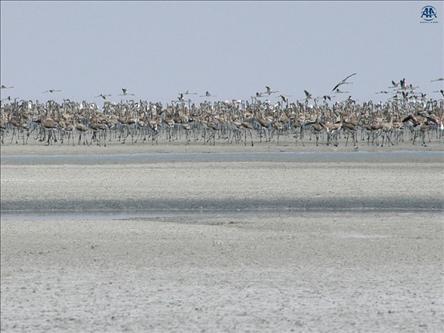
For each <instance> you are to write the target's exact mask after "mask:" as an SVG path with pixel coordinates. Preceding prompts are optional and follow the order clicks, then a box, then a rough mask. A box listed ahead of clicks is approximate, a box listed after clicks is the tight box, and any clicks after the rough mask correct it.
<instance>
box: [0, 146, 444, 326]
mask: <svg viewBox="0 0 444 333" xmlns="http://www.w3.org/2000/svg"><path fill="white" fill-rule="evenodd" d="M39 149H40V148H39ZM38 152H39V150H37V153H38ZM191 152H192V153H193V154H196V155H195V157H194V158H190V157H184V156H182V155H180V152H178V151H175V150H172V151H161V152H157V153H158V155H155V154H154V155H153V154H152V155H151V156H150V154H146V153H144V152H141V151H137V150H136V151H133V153H137V154H142V155H141V156H142V157H139V160H137V161H133V160H131V156H127V155H125V154H128V151H127V152H125V153H122V152H121V153H113V154H110V156H104V155H107V154H101V155H100V156H103V157H104V158H103V159H102V160H101V162H97V161H94V160H91V158H89V157H87V156H90V155H93V154H92V153H90V152H89V153H84V152H78V153H75V154H77V155H76V158H74V157H73V153H72V152H69V153H67V152H63V151H59V152H57V153H49V154H43V155H42V154H39V155H40V156H39V157H38V158H36V159H32V158H29V155H30V154H31V155H32V154H33V153H32V152H26V151H23V150H17V151H13V150H9V151H8V152H3V149H2V164H1V171H2V172H1V198H2V219H1V265H2V270H1V280H2V284H1V298H2V299H1V300H2V301H1V313H2V315H1V316H2V318H1V319H2V320H1V329H2V331H5V332H16V331H17V332H18V331H33V332H46V331H50V330H53V331H62V330H63V331H71V332H78V331H84V332H88V331H90V332H92V331H95V332H96V331H155V332H156V331H157V332H164V331H177V332H179V331H180V332H183V331H193V332H194V331H208V332H214V331H232V332H234V331H267V332H270V331H273V332H287V331H292V330H293V331H301V332H305V331H319V332H331V331H342V332H356V331H366V332H387V331H407V332H421V331H423V332H438V331H440V330H441V328H442V327H443V325H444V302H443V299H444V298H443V296H444V280H443V276H444V275H443V274H444V219H443V198H444V189H443V186H442V184H443V180H444V178H443V177H444V176H443V173H442V162H443V155H442V153H439V152H431V153H429V154H422V153H419V152H414V154H413V153H409V152H407V153H406V152H404V153H402V152H400V153H398V155H396V153H387V155H384V154H382V155H381V154H379V155H375V154H373V155H372V154H371V153H369V154H364V155H362V156H363V157H362V156H360V155H358V156H359V157H356V156H357V155H356V153H353V152H350V153H345V152H344V153H343V155H338V156H336V157H335V158H336V159H333V161H331V162H327V160H328V159H329V156H328V155H325V154H324V155H322V153H318V154H314V155H310V154H308V155H307V154H305V155H307V156H308V157H307V156H305V155H304V154H302V155H300V154H299V155H297V153H298V152H290V153H296V155H291V154H290V155H287V156H286V157H282V156H283V155H281V154H279V151H274V152H273V153H274V154H275V155H274V156H273V155H272V154H271V155H270V154H265V153H264V152H262V153H261V152H258V151H256V152H253V153H255V154H256V155H251V153H252V152H248V153H250V155H248V153H243V154H240V156H239V154H237V153H236V152H233V151H226V150H220V151H218V152H217V153H218V154H216V152H212V153H210V154H208V153H207V152H202V151H196V150H193V151H191ZM288 153H289V152H287V154H288ZM224 154H225V155H224ZM282 154H284V155H285V154H286V153H282ZM320 154H321V155H320ZM164 155H168V156H169V157H168V159H167V160H165V158H164ZM202 155H205V156H202ZM208 155H209V156H210V157H208ZM395 155H396V156H397V157H394V156H395ZM100 156H99V158H98V159H100ZM302 156H305V157H302ZM149 157H151V159H148V158H149ZM73 160H75V163H74V162H72V161H73ZM116 161H119V162H118V163H117V162H116Z"/></svg>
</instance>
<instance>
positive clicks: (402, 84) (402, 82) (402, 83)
mask: <svg viewBox="0 0 444 333" xmlns="http://www.w3.org/2000/svg"><path fill="white" fill-rule="evenodd" d="M399 84H400V85H401V89H405V88H406V86H405V78H404V79H402V80H401V81H399Z"/></svg>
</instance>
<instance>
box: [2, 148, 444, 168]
mask: <svg viewBox="0 0 444 333" xmlns="http://www.w3.org/2000/svg"><path fill="white" fill-rule="evenodd" d="M161 162H178V163H179V162H439V163H443V162H444V151H390V152H365V151H356V152H217V153H205V152H198V153H196V152H185V153H178V152H174V153H166V152H165V153H159V152H149V153H133V154H100V155H93V154H61V155H53V154H46V155H45V154H39V155H32V154H20V155H12V154H11V155H9V154H8V155H2V158H1V163H2V164H4V165H38V164H41V165H57V164H84V165H94V164H121V163H125V164H141V163H161Z"/></svg>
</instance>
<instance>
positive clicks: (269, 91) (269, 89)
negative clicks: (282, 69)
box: [264, 86, 279, 96]
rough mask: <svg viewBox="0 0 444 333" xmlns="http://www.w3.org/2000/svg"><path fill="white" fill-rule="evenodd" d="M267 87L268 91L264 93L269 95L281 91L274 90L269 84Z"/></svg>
mask: <svg viewBox="0 0 444 333" xmlns="http://www.w3.org/2000/svg"><path fill="white" fill-rule="evenodd" d="M265 89H266V91H265V92H264V93H265V94H267V95H268V96H270V95H271V94H274V93H277V92H279V91H272V90H271V88H270V87H269V86H265Z"/></svg>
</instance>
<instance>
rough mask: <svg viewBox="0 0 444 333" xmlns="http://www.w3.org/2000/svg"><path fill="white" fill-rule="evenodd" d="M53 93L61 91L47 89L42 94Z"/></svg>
mask: <svg viewBox="0 0 444 333" xmlns="http://www.w3.org/2000/svg"><path fill="white" fill-rule="evenodd" d="M55 92H61V90H60V89H48V90H45V91H44V92H43V94H46V93H50V94H53V93H55Z"/></svg>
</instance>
